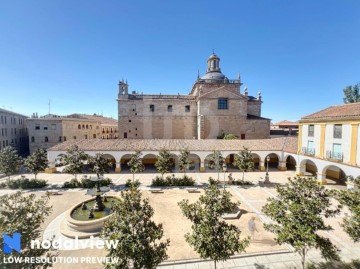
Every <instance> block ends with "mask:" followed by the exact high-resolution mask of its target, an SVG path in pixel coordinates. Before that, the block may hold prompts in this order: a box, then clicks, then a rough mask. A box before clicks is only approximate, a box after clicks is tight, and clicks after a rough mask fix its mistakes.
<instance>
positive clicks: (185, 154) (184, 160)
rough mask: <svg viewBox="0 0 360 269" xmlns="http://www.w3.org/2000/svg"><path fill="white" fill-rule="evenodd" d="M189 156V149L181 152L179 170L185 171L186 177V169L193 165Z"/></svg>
mask: <svg viewBox="0 0 360 269" xmlns="http://www.w3.org/2000/svg"><path fill="white" fill-rule="evenodd" d="M189 155H190V152H189V151H188V150H187V149H183V150H182V151H181V152H180V157H179V170H180V171H183V172H184V175H185V174H186V169H187V168H188V165H189V164H190V163H191V161H190V158H189Z"/></svg>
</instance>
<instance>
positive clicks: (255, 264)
mask: <svg viewBox="0 0 360 269" xmlns="http://www.w3.org/2000/svg"><path fill="white" fill-rule="evenodd" d="M254 266H255V268H256V269H270V268H269V267H267V266H265V265H262V264H258V263H254Z"/></svg>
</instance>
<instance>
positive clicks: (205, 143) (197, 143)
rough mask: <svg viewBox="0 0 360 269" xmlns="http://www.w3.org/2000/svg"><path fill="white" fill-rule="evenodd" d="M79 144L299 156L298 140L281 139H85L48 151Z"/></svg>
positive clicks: (115, 148)
mask: <svg viewBox="0 0 360 269" xmlns="http://www.w3.org/2000/svg"><path fill="white" fill-rule="evenodd" d="M73 144H76V145H78V146H79V148H80V149H82V150H85V151H86V150H92V151H135V150H141V151H144V150H155V151H158V150H160V149H162V148H165V149H167V150H173V151H175V150H181V149H188V150H189V151H209V150H210V151H211V150H221V151H234V150H235V151H238V150H241V149H243V147H247V148H249V149H250V150H266V151H270V150H279V151H281V150H283V149H286V151H288V152H292V153H296V151H297V138H296V137H280V138H271V139H254V140H250V139H249V140H240V139H235V140H222V139H204V140H197V139H115V140H114V139H110V140H108V139H83V140H78V141H66V142H63V143H60V144H58V145H55V146H53V147H51V148H50V149H48V151H64V150H67V149H68V148H69V147H70V146H71V145H73Z"/></svg>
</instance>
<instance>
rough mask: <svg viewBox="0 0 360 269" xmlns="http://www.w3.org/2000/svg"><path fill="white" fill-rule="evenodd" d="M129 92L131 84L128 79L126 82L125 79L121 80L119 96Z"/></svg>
mask: <svg viewBox="0 0 360 269" xmlns="http://www.w3.org/2000/svg"><path fill="white" fill-rule="evenodd" d="M128 92H129V85H128V83H127V80H126V81H125V82H124V79H122V80H121V81H119V97H120V96H121V95H128Z"/></svg>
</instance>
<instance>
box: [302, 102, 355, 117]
mask: <svg viewBox="0 0 360 269" xmlns="http://www.w3.org/2000/svg"><path fill="white" fill-rule="evenodd" d="M343 119H360V103H352V104H345V105H336V106H331V107H328V108H325V109H323V110H320V111H318V112H315V113H312V114H310V115H307V116H305V117H302V118H301V122H302V121H313V120H316V121H320V120H343Z"/></svg>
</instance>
